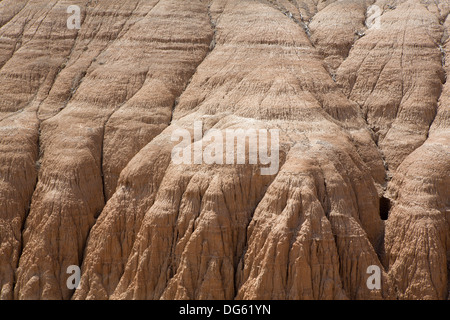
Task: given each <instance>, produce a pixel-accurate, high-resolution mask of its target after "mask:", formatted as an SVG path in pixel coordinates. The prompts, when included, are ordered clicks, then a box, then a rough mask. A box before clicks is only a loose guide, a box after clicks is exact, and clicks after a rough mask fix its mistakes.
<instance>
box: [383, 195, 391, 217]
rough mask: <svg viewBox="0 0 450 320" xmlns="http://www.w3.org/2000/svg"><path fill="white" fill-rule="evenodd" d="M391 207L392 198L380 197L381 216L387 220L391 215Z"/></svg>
mask: <svg viewBox="0 0 450 320" xmlns="http://www.w3.org/2000/svg"><path fill="white" fill-rule="evenodd" d="M390 209H391V200H389V199H388V198H385V197H381V198H380V218H381V220H387V219H388V217H389V210H390Z"/></svg>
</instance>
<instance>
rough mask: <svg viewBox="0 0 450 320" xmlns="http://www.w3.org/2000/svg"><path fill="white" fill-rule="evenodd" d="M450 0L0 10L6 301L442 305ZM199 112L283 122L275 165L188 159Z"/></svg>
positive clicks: (131, 2) (57, 1)
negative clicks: (75, 15) (72, 271)
mask: <svg viewBox="0 0 450 320" xmlns="http://www.w3.org/2000/svg"><path fill="white" fill-rule="evenodd" d="M71 5H75V6H78V7H79V8H81V28H80V29H77V28H75V29H70V28H68V26H67V19H68V16H69V14H68V13H67V8H68V7H69V6H71ZM371 6H373V7H371ZM370 8H372V9H373V8H375V9H376V10H373V11H370V10H369V9H370ZM449 12H450V1H449V0H377V1H375V0H340V1H336V0H325V1H324V0H279V1H270V0H267V1H266V0H245V1H243V0H210V1H206V0H204V1H202V0H190V1H186V0H126V1H123V0H2V1H0V298H1V299H235V298H236V299H448V298H449V290H450V84H448V83H447V82H446V75H447V74H448V72H450V59H449V58H448V55H447V56H446V53H447V52H449V51H450V40H449V35H450V19H449V18H448V14H449ZM372 13H373V14H375V15H376V16H375V22H376V23H377V24H376V25H370V24H369V22H370V21H371V18H372V17H373V15H372ZM372 22H373V21H372ZM199 120H201V121H202V122H203V126H204V127H203V131H205V132H206V131H207V130H209V129H217V130H221V131H224V132H225V131H226V130H227V129H237V128H255V129H267V130H270V129H277V130H279V132H280V136H279V148H280V159H279V160H280V163H279V170H278V171H277V173H276V174H272V175H262V174H261V170H260V167H261V166H260V165H259V164H244V165H239V164H234V165H218V164H205V163H202V164H175V163H174V162H173V161H172V150H173V148H174V146H175V145H176V142H174V141H173V139H171V137H172V135H173V133H174V132H176V130H180V129H186V130H192V128H194V127H195V123H196V121H199ZM192 147H193V148H195V143H192ZM259 147H260V146H259ZM70 265H75V266H80V267H81V283H80V286H79V287H78V289H76V290H70V289H69V288H68V287H67V284H66V280H67V277H68V274H67V267H68V266H70ZM369 266H378V267H380V269H381V270H382V286H381V289H375V290H374V289H369V288H368V286H367V285H366V280H367V277H368V274H367V269H368V267H369Z"/></svg>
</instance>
